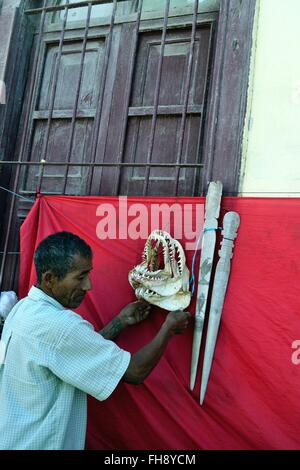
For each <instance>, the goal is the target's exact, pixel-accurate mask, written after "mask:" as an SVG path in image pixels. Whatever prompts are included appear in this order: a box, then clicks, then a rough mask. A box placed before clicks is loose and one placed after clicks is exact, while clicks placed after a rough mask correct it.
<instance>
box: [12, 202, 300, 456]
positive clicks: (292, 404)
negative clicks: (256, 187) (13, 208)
mask: <svg viewBox="0 0 300 470" xmlns="http://www.w3.org/2000/svg"><path fill="white" fill-rule="evenodd" d="M154 201H156V202H158V203H161V202H163V201H164V202H169V203H172V202H174V201H175V199H171V198H170V199H168V198H160V199H155V198H144V199H141V198H139V200H137V199H135V198H128V203H129V205H130V204H131V203H136V202H143V203H144V204H146V205H148V206H149V205H150V204H151V203H153V202H154ZM203 201H204V200H203V199H202V198H197V202H203ZM105 202H108V203H110V204H113V205H114V206H115V207H116V208H117V206H118V199H117V198H100V197H99V198H98V197H84V198H83V197H82V198H81V197H41V198H39V199H38V200H37V202H36V203H35V206H34V207H33V209H32V211H31V213H30V214H29V216H28V217H27V219H26V221H25V223H24V224H23V226H22V229H21V274H20V293H21V295H22V296H24V295H26V294H27V292H28V289H29V287H30V285H31V284H32V283H33V282H34V281H35V278H34V276H35V275H34V270H33V269H32V254H33V252H34V248H35V247H36V245H37V244H38V243H39V241H40V240H41V239H42V238H44V237H45V236H47V235H48V234H50V233H53V232H56V231H59V230H68V231H72V232H74V233H76V234H78V235H79V236H81V237H83V238H84V239H85V240H86V241H87V242H88V243H89V244H90V245H91V247H92V249H93V251H94V271H93V274H92V282H93V290H92V291H91V292H90V293H89V295H88V298H87V299H86V300H85V301H84V303H83V304H82V306H81V307H80V308H79V311H80V313H81V314H82V316H83V317H85V318H86V319H88V320H89V321H91V322H92V323H93V325H94V326H95V327H96V328H98V329H100V328H101V327H102V326H103V325H104V324H105V323H107V322H108V321H109V320H111V319H112V318H113V317H114V316H115V315H116V314H117V313H118V311H119V310H120V308H121V307H122V306H123V305H125V304H126V303H127V302H130V301H132V300H134V293H133V290H132V289H131V287H130V285H129V284H128V280H127V275H128V271H129V270H130V269H131V268H132V267H133V266H134V265H135V264H137V263H139V262H140V260H141V251H142V248H143V246H144V240H130V239H129V240H105V241H101V240H99V239H98V238H97V236H96V231H95V226H96V224H97V222H98V220H99V218H98V217H97V216H96V208H97V207H98V205H99V204H102V203H105ZM176 202H177V203H178V202H179V203H180V204H183V203H194V202H195V199H192V198H190V199H188V198H179V199H176ZM227 210H235V211H237V212H238V213H239V214H240V216H241V226H240V229H239V233H238V239H237V241H236V244H235V249H234V257H233V260H232V269H231V275H230V280H229V285H228V290H227V295H226V300H225V305H224V309H223V314H222V320H221V326H220V331H219V336H218V342H217V346H216V351H215V356H214V362H213V367H212V371H211V376H210V381H209V384H208V389H207V393H206V398H205V402H204V406H202V407H201V406H200V405H199V385H200V374H199V372H198V378H197V382H196V387H195V390H194V391H193V392H191V391H190V390H189V385H188V384H189V374H190V359H191V345H192V334H193V328H192V324H191V326H190V327H189V329H188V331H187V332H186V333H185V334H183V335H178V336H176V337H174V338H173V339H172V340H171V342H170V344H169V345H168V348H167V350H166V352H165V354H164V356H163V358H162V359H161V361H160V362H159V364H158V365H157V367H156V368H155V369H154V371H153V372H152V373H151V375H150V376H149V377H148V379H147V380H146V381H145V383H144V384H143V385H139V386H133V385H128V384H124V383H121V384H120V385H119V386H118V388H117V390H116V391H115V392H114V393H113V395H112V396H111V397H110V398H109V399H108V400H106V401H105V402H97V401H96V400H94V399H90V400H89V419H88V435H87V447H88V448H90V449H156V450H158V449H192V450H194V449H299V448H300V427H299V422H300V408H299V402H300V364H298V363H299V357H300V347H299V345H300V343H296V344H297V346H298V350H297V349H293V348H292V343H293V342H294V341H295V340H298V339H300V322H299V318H300V317H299V315H300V299H299V297H300V296H299V287H298V286H299V272H300V243H299V239H300V217H299V213H300V199H263V198H224V199H223V206H222V215H223V214H224V212H225V211H227ZM220 220H222V219H220ZM171 233H172V227H171ZM181 241H182V242H183V241H184V240H181ZM186 254H187V259H188V265H189V267H191V259H192V254H193V252H192V251H189V252H186ZM198 258H199V255H198ZM198 261H199V260H198ZM197 272H198V262H197V264H196V273H197ZM190 311H191V312H192V313H194V301H193V303H192V305H191V307H190ZM164 317H165V313H164V312H163V311H162V310H158V309H157V310H154V311H153V313H152V314H151V317H150V318H148V319H147V320H146V321H144V322H143V323H142V324H140V325H136V326H132V327H130V328H128V329H127V330H126V331H124V332H123V333H122V334H121V336H120V339H119V340H118V344H119V345H120V346H121V347H123V348H125V349H127V350H129V351H131V352H134V351H136V350H137V349H139V348H140V347H141V346H143V345H144V344H145V343H147V342H148V341H150V340H151V338H152V337H153V336H154V335H155V333H156V332H157V330H158V329H159V327H160V325H161V323H162V322H163V320H164ZM202 346H203V344H202ZM298 352H299V353H298ZM292 357H294V359H295V358H296V359H298V360H297V361H295V360H294V363H293V361H292ZM297 364H298V365H297ZM100 373H101V371H99V374H100Z"/></svg>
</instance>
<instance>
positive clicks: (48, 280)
mask: <svg viewBox="0 0 300 470" xmlns="http://www.w3.org/2000/svg"><path fill="white" fill-rule="evenodd" d="M56 281H57V277H56V276H55V274H53V272H52V271H46V272H45V273H43V274H42V284H43V285H44V286H45V287H47V288H48V289H51V288H52V286H53V284H54V282H56Z"/></svg>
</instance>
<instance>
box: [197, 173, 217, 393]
mask: <svg viewBox="0 0 300 470" xmlns="http://www.w3.org/2000/svg"><path fill="white" fill-rule="evenodd" d="M221 197H222V183H221V182H220V181H217V182H211V183H210V184H209V187H208V192H207V196H206V209H205V222H204V236H203V238H202V248H201V258H200V267H199V276H198V291H197V301H196V312H195V325H194V337H193V346H192V361H191V376H190V389H191V390H193V389H194V386H195V382H196V375H197V368H198V361H199V352H200V346H201V339H202V332H203V324H204V318H205V310H206V303H207V296H208V291H209V283H210V278H211V271H212V264H213V258H214V252H215V245H216V229H217V228H218V220H217V219H218V217H219V214H220V203H221Z"/></svg>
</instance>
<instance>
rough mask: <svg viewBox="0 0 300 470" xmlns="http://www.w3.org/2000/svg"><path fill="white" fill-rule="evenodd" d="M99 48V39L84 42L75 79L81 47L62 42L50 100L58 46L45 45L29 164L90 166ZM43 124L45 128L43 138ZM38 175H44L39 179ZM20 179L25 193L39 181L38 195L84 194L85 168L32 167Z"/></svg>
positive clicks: (100, 59) (100, 61)
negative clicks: (87, 164)
mask: <svg viewBox="0 0 300 470" xmlns="http://www.w3.org/2000/svg"><path fill="white" fill-rule="evenodd" d="M104 46H105V40H104V39H99V40H97V41H95V40H90V41H87V47H86V52H85V56H84V61H83V69H82V76H81V78H80V63H81V57H82V52H81V51H82V42H79V41H78V42H77V41H72V42H69V43H66V44H65V45H64V46H63V50H62V54H61V57H60V61H59V69H58V75H57V80H56V83H55V95H53V92H54V91H53V90H54V89H53V85H54V84H53V81H54V80H55V67H56V64H57V61H58V47H59V45H58V43H54V44H52V43H50V44H48V45H47V46H46V49H45V60H44V67H43V72H42V78H41V84H40V93H39V97H38V103H37V107H36V111H35V112H34V113H33V120H34V126H33V138H32V145H31V147H30V153H29V156H28V158H29V160H30V161H32V162H39V161H40V160H41V158H44V159H45V160H46V161H47V162H51V163H54V162H64V161H66V159H67V156H68V159H69V161H70V162H73V163H74V162H78V163H88V162H90V161H91V158H92V155H91V153H92V152H91V144H92V142H91V140H92V129H93V125H94V119H95V115H96V107H97V98H98V94H99V88H100V84H101V83H100V80H99V76H101V68H102V66H103V57H104V54H103V52H104ZM79 80H80V86H79ZM77 93H78V98H77ZM52 96H54V103H53V105H54V106H53V114H52V119H51V121H50V123H48V118H49V114H50V108H51V100H52ZM74 109H75V121H74V132H73V135H72V136H71V133H72V119H71V118H72V115H73V110H74ZM48 125H49V126H50V127H49V136H48V137H47V134H48V132H47V127H48ZM46 140H47V142H46ZM69 149H71V150H69ZM44 152H46V153H45V155H44ZM41 171H43V175H42V180H41V178H40V177H41ZM66 173H67V174H66ZM65 178H67V180H66V183H64V181H65ZM22 179H23V184H22V186H21V189H20V190H21V192H23V193H27V194H28V193H31V194H34V193H35V191H36V188H37V187H38V186H39V184H40V182H41V185H40V187H39V189H40V191H41V192H42V193H57V194H61V193H62V192H65V194H86V192H87V181H88V168H87V167H82V166H77V167H70V169H69V170H68V172H67V169H66V167H64V166H48V167H47V166H46V167H45V170H42V169H41V167H40V168H38V167H36V166H33V167H30V168H29V169H23V178H22ZM40 180H41V181H40ZM64 190H65V191H64Z"/></svg>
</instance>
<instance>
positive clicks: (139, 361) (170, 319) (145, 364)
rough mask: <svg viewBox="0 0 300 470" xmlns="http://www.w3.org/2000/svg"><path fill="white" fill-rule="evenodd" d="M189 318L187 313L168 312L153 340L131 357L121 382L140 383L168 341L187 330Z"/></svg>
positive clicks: (157, 359)
mask: <svg viewBox="0 0 300 470" xmlns="http://www.w3.org/2000/svg"><path fill="white" fill-rule="evenodd" d="M190 316H191V315H190V313H189V312H182V311H176V312H170V313H169V314H168V316H167V318H166V320H165V322H164V323H163V325H162V327H161V329H160V330H159V332H158V333H157V335H156V336H155V338H154V339H153V340H152V341H151V342H150V343H148V344H147V345H146V346H144V347H143V348H142V349H140V350H139V351H137V352H136V353H135V354H133V355H132V357H131V360H130V363H129V366H128V368H127V370H126V372H125V374H124V376H123V379H122V380H124V381H125V382H128V383H131V384H140V383H142V382H143V381H144V380H145V378H146V377H147V376H148V375H149V374H150V372H151V371H152V369H153V368H154V367H155V366H156V364H157V363H158V362H159V360H160V358H161V356H162V355H163V353H164V351H165V349H166V347H167V344H168V342H169V340H170V339H171V338H172V337H173V336H174V335H176V334H178V333H182V332H183V331H184V330H185V329H186V328H187V326H188V321H189V318H190Z"/></svg>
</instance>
